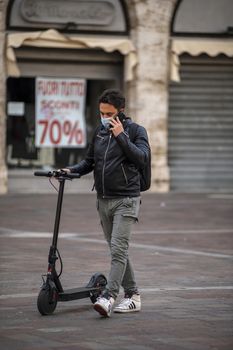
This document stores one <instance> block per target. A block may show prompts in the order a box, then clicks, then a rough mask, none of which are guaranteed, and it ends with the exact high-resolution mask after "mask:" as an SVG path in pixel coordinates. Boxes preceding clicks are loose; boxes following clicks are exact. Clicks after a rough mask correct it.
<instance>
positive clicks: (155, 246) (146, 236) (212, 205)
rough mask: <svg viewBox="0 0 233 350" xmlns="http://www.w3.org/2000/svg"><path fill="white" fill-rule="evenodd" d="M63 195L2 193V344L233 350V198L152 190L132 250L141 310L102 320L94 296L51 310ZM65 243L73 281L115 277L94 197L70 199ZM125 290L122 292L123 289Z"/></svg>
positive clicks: (92, 349)
mask: <svg viewBox="0 0 233 350" xmlns="http://www.w3.org/2000/svg"><path fill="white" fill-rule="evenodd" d="M55 204H56V195H51V194H40V195H35V194H34V195H33V194H32V195H12V194H10V195H7V196H2V197H0V348H1V349H3V350H8V349H16V350H29V349H30V350H37V349H38V350H39V349H42V350H43V349H46V350H47V349H52V350H53V349H62V350H74V349H78V350H82V349H83V350H100V349H106V350H112V349H114V350H115V349H119V350H121V349H122V350H131V349H134V350H135V349H136V350H155V349H156V350H157V349H158V350H179V349H180V350H189V349H190V350H217V349H218V350H232V349H233V331H232V330H233V327H232V325H233V272H232V271H233V269H232V267H233V215H232V213H233V197H232V196H227V195H222V196H221V195H220V196H219V195H215V194H209V195H201V194H195V195H187V194H172V193H170V194H156V195H152V194H146V195H144V196H143V204H142V208H141V215H140V220H139V223H138V224H137V225H135V227H134V232H133V234H132V240H131V248H130V255H131V258H132V261H133V264H134V266H135V272H136V276H137V280H138V284H139V286H140V289H141V294H142V300H143V308H142V311H141V312H140V313H134V314H125V315H120V314H113V315H112V317H111V318H109V319H103V318H101V317H99V315H98V314H97V313H96V312H95V311H94V310H93V308H92V304H91V302H90V300H89V299H83V300H77V301H72V302H67V303H58V305H57V308H56V310H55V312H54V314H53V315H52V316H46V317H42V316H40V314H39V313H38V311H37V307H36V299H37V294H38V291H39V288H40V285H41V274H42V273H45V272H46V268H47V255H48V249H49V245H50V242H51V232H52V228H53V220H54V212H55V209H54V206H55ZM63 209H64V210H63V213H62V223H61V235H60V238H59V250H60V253H61V255H62V258H63V263H64V272H63V275H62V283H63V285H64V287H65V288H70V287H77V286H82V285H85V284H86V283H87V282H88V280H89V278H90V277H91V275H92V274H93V273H94V272H96V271H101V272H103V273H104V274H106V276H107V274H108V267H109V262H110V256H109V253H108V249H107V245H106V243H105V241H104V238H103V234H102V232H101V227H100V224H99V220H98V216H97V213H96V209H95V196H93V194H90V195H86V194H85V195H84V194H76V195H74V194H67V195H66V196H65V198H64V208H63ZM121 295H122V293H121Z"/></svg>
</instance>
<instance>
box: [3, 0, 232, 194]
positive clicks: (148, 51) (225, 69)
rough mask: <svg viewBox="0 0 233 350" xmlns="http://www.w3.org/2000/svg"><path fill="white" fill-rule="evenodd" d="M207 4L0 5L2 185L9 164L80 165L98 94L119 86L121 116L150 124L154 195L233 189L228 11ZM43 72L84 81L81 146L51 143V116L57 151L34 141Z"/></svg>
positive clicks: (221, 4) (129, 0) (17, 1)
mask: <svg viewBox="0 0 233 350" xmlns="http://www.w3.org/2000/svg"><path fill="white" fill-rule="evenodd" d="M197 3H198V4H197ZM207 3H209V4H207ZM210 3H212V5H211V6H210ZM64 4H65V5H64ZM205 4H206V5H205ZM205 4H204V5H203V2H201V1H199V0H197V1H193V0H183V1H177V0H125V1H123V0H118V1H113V0H104V1H100V0H95V1H94V0H92V1H85V2H84V1H79V0H68V1H66V2H63V1H54V0H46V1H45V0H9V1H0V36H1V40H0V58H1V59H0V113H1V114H0V193H6V192H7V179H8V175H7V173H8V169H11V168H15V169H17V168H29V169H32V168H38V167H43V168H45V167H60V166H64V165H67V164H69V163H74V162H77V161H79V160H80V159H81V158H82V157H83V155H84V154H85V151H86V144H87V143H88V141H89V140H90V137H91V134H92V132H93V130H94V128H95V126H96V123H97V118H96V115H97V113H98V111H97V104H96V99H97V97H98V95H99V94H100V93H101V91H102V90H103V89H105V88H110V87H118V88H120V89H122V90H123V91H124V92H125V94H126V97H127V101H128V106H127V114H128V115H129V116H131V117H132V119H133V120H135V121H136V122H138V123H139V124H142V125H144V126H145V127H146V129H147V130H148V134H149V138H150V144H151V149H152V187H151V191H154V192H166V191H169V189H171V190H178V191H179V190H180V191H188V190H200V191H203V190H216V191H218V190H224V191H225V190H227V191H229V190H233V176H232V170H233V156H232V154H233V143H232V139H233V137H232V136H233V117H232V113H231V106H232V104H231V103H232V102H231V96H232V91H233V84H232V82H233V76H232V74H233V70H232V67H233V66H232V55H233V49H232V40H231V34H232V29H231V28H233V26H231V23H230V21H231V18H232V16H228V15H227V13H231V10H233V7H232V5H231V1H229V0H224V1H217V0H215V1H212V2H209V1H206V2H205ZM208 5H209V7H208ZM226 9H228V11H226ZM219 11H220V12H219ZM219 13H220V14H222V15H221V16H220V17H221V18H219ZM201 14H202V15H203V14H205V15H207V18H208V20H205V21H203V18H200V17H201ZM216 19H217V21H216ZM203 22H204V24H203ZM219 69H220V71H221V73H220V74H218V76H216V74H217V72H219ZM203 72H204V75H203V74H202V73H203ZM40 79H42V83H43V81H44V82H46V81H47V80H46V79H53V81H55V82H58V81H59V79H62V84H63V83H64V84H65V83H66V82H70V79H81V80H82V81H85V109H84V120H85V130H86V141H87V142H86V143H85V144H83V145H81V143H80V145H81V147H71V148H70V147H68V148H67V147H66V146H62V145H57V143H58V138H59V132H60V129H59V128H58V126H59V125H57V124H53V126H54V130H55V134H53V130H52V129H51V130H52V131H51V130H50V131H51V132H50V134H51V135H50V137H51V138H52V141H53V143H54V144H53V147H50V146H51V145H49V144H48V145H45V147H40V146H41V145H40V144H36V141H35V140H36V135H35V129H36V104H38V93H37V92H38V90H37V87H38V84H39V81H40ZM43 79H44V80H43ZM77 81H78V80H77ZM206 81H207V84H205V83H206ZM213 85H214V86H213ZM211 86H212V87H211ZM223 91H224V93H223ZM211 96H215V103H216V105H215V108H214V110H213V101H212V100H211ZM216 96H218V98H219V100H216ZM232 107H233V106H232ZM62 131H63V132H64V134H65V136H69V137H68V143H70V142H71V141H73V140H74V139H75V137H76V136H77V133H76V132H77V130H76V129H73V128H72V127H71V124H69V123H68V122H67V123H66V127H65V125H64V124H63V126H62ZM75 135H76V136H75ZM213 173H215V175H213ZM216 174H217V175H216Z"/></svg>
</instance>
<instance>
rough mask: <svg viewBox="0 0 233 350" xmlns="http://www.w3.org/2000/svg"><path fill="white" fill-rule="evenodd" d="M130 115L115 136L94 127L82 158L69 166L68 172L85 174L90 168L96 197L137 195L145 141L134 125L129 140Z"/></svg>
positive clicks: (142, 131)
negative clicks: (134, 132)
mask: <svg viewBox="0 0 233 350" xmlns="http://www.w3.org/2000/svg"><path fill="white" fill-rule="evenodd" d="M131 124H132V121H131V119H130V118H126V119H124V121H123V126H124V132H122V133H120V134H119V135H118V136H117V137H115V136H114V135H113V134H112V132H110V131H108V130H106V129H105V128H104V127H99V128H97V130H96V132H95V134H94V136H93V139H92V142H91V144H90V145H89V148H88V151H87V155H86V158H85V159H84V160H82V161H81V162H80V163H78V164H77V165H75V166H72V167H69V168H70V169H71V172H72V173H79V174H80V175H85V174H88V173H90V172H91V171H92V170H94V179H95V188H96V191H97V195H98V197H101V198H117V197H137V196H139V195H140V175H139V171H138V168H141V167H143V165H144V164H145V163H146V162H147V159H148V154H149V143H148V136H147V132H146V130H145V128H144V127H142V126H138V127H137V131H136V135H135V139H134V140H133V142H132V140H130V138H129V128H130V125H131Z"/></svg>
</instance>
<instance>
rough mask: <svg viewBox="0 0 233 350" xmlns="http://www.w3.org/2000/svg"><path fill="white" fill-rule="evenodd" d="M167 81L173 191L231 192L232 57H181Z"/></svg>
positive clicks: (232, 163)
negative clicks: (174, 78) (175, 76)
mask: <svg viewBox="0 0 233 350" xmlns="http://www.w3.org/2000/svg"><path fill="white" fill-rule="evenodd" d="M180 58H181V69H180V73H181V82H180V83H171V85H170V103H169V122H168V134H169V136H168V163H169V166H170V174H171V190H174V191H184V192H197V191H199V192H209V191H219V192H220V191H221V192H232V191H233V59H231V58H227V57H226V56H224V55H219V56H217V57H209V56H207V55H200V56H198V57H192V56H189V55H188V54H184V55H182V56H181V57H180Z"/></svg>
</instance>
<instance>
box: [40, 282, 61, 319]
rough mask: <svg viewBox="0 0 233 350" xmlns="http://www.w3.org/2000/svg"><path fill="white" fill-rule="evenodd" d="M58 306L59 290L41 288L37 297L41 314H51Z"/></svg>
mask: <svg viewBox="0 0 233 350" xmlns="http://www.w3.org/2000/svg"><path fill="white" fill-rule="evenodd" d="M56 306H57V291H56V289H55V288H53V289H52V290H49V289H48V288H46V289H43V288H42V289H41V291H40V293H39V295H38V298H37V308H38V311H39V312H40V313H41V315H43V316H46V315H51V314H52V313H53V312H54V310H55V309H56Z"/></svg>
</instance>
